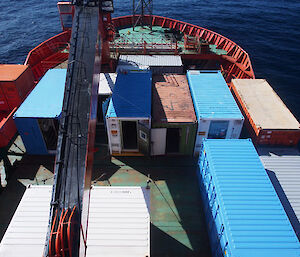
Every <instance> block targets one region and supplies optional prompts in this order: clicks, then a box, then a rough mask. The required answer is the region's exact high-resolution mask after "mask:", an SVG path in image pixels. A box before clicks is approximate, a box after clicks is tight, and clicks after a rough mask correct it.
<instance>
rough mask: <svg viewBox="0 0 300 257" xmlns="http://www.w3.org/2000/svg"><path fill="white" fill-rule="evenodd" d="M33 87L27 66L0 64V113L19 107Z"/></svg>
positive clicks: (30, 73)
mask: <svg viewBox="0 0 300 257" xmlns="http://www.w3.org/2000/svg"><path fill="white" fill-rule="evenodd" d="M33 87H34V78H33V74H32V71H31V69H30V68H29V66H28V65H17V64H0V111H11V110H12V109H13V108H15V107H17V106H19V105H20V104H21V103H22V102H23V100H24V99H25V98H26V96H27V95H28V93H29V92H30V91H31V90H32V88H33Z"/></svg>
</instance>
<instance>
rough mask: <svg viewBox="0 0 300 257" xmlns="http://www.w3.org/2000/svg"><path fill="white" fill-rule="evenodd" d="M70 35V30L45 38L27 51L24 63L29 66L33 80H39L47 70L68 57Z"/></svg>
mask: <svg viewBox="0 0 300 257" xmlns="http://www.w3.org/2000/svg"><path fill="white" fill-rule="evenodd" d="M70 37H71V31H70V30H67V31H64V32H62V33H60V34H58V35H56V36H54V37H51V38H49V39H47V40H46V41H44V42H43V43H41V44H40V45H38V46H37V47H35V48H33V49H32V50H31V51H30V52H29V53H28V55H27V58H26V61H25V63H24V64H25V65H29V66H30V67H31V69H32V72H33V75H34V78H35V80H39V79H40V78H41V77H42V76H43V75H44V74H45V73H46V72H47V70H49V69H51V68H53V67H55V66H57V65H58V64H60V63H62V62H64V61H66V60H67V59H68V56H69V52H68V49H69V41H70Z"/></svg>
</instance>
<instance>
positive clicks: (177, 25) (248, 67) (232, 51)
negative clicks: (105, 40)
mask: <svg viewBox="0 0 300 257" xmlns="http://www.w3.org/2000/svg"><path fill="white" fill-rule="evenodd" d="M112 21H113V23H114V26H115V27H116V28H126V27H130V26H131V25H132V16H131V15H128V16H122V17H116V18H113V20H112ZM144 21H145V23H146V24H150V23H151V24H152V26H160V27H163V28H168V29H174V30H177V31H181V32H182V33H184V34H185V35H188V36H191V37H196V38H198V39H201V40H204V41H205V42H208V43H209V44H214V45H216V46H217V49H223V50H225V51H226V53H227V54H225V55H222V56H221V57H220V58H222V63H221V64H222V67H223V70H224V72H225V73H226V75H227V76H226V80H227V82H229V81H230V80H231V79H232V78H234V77H235V78H255V75H254V71H253V68H252V64H251V61H250V58H249V55H248V53H247V52H246V51H245V50H243V49H242V48H241V47H240V46H238V45H237V44H236V43H234V42H233V41H231V40H230V39H228V38H226V37H224V36H222V35H220V34H218V33H216V32H214V31H211V30H209V29H205V28H203V27H200V26H196V25H192V24H190V23H186V22H182V21H178V20H175V19H171V18H166V17H162V16H156V15H153V16H152V17H151V16H149V15H145V18H144Z"/></svg>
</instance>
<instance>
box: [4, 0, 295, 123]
mask: <svg viewBox="0 0 300 257" xmlns="http://www.w3.org/2000/svg"><path fill="white" fill-rule="evenodd" d="M56 3H57V0H47V1H40V0H26V1H19V0H10V1H0V17H1V18H0V63H24V61H25V59H26V56H27V53H28V52H29V51H30V50H31V49H32V48H33V47H35V46H36V45H38V44H39V43H41V42H43V41H44V40H46V39H48V38H50V37H51V36H54V35H55V34H57V33H59V32H60V31H61V27H60V20H59V15H58V11H57V7H56ZM114 5H115V13H114V16H120V15H126V14H130V13H131V0H127V1H126V0H115V1H114ZM154 14H157V15H161V16H167V17H171V18H175V19H178V20H182V21H186V22H189V23H192V24H195V25H199V26H202V27H205V28H208V29H211V30H213V31H216V32H218V33H220V34H222V35H224V36H226V37H228V38H230V39H231V40H233V41H234V42H236V43H237V44H239V45H240V46H241V47H242V48H243V49H244V50H246V51H247V52H248V53H249V55H250V58H251V61H252V65H253V68H254V72H255V75H256V77H257V78H265V79H267V80H268V81H269V83H270V84H271V85H272V87H273V88H274V90H275V91H276V92H277V94H278V95H279V96H280V97H281V98H282V100H283V101H284V102H285V104H286V105H287V106H288V107H289V109H290V110H291V111H292V112H293V113H294V114H295V116H296V117H297V118H298V120H300V1H299V0H252V1H249V0H235V1H234V0H223V1H218V0H186V1H179V0H164V1H158V0H154Z"/></svg>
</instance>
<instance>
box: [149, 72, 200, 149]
mask: <svg viewBox="0 0 300 257" xmlns="http://www.w3.org/2000/svg"><path fill="white" fill-rule="evenodd" d="M196 129H197V119H196V115H195V112H194V106H193V101H192V98H191V94H190V90H189V85H188V82H187V79H186V76H185V75H178V74H163V75H155V76H153V87H152V128H151V154H152V155H164V154H183V155H192V154H193V151H194V143H195V136H196Z"/></svg>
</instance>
